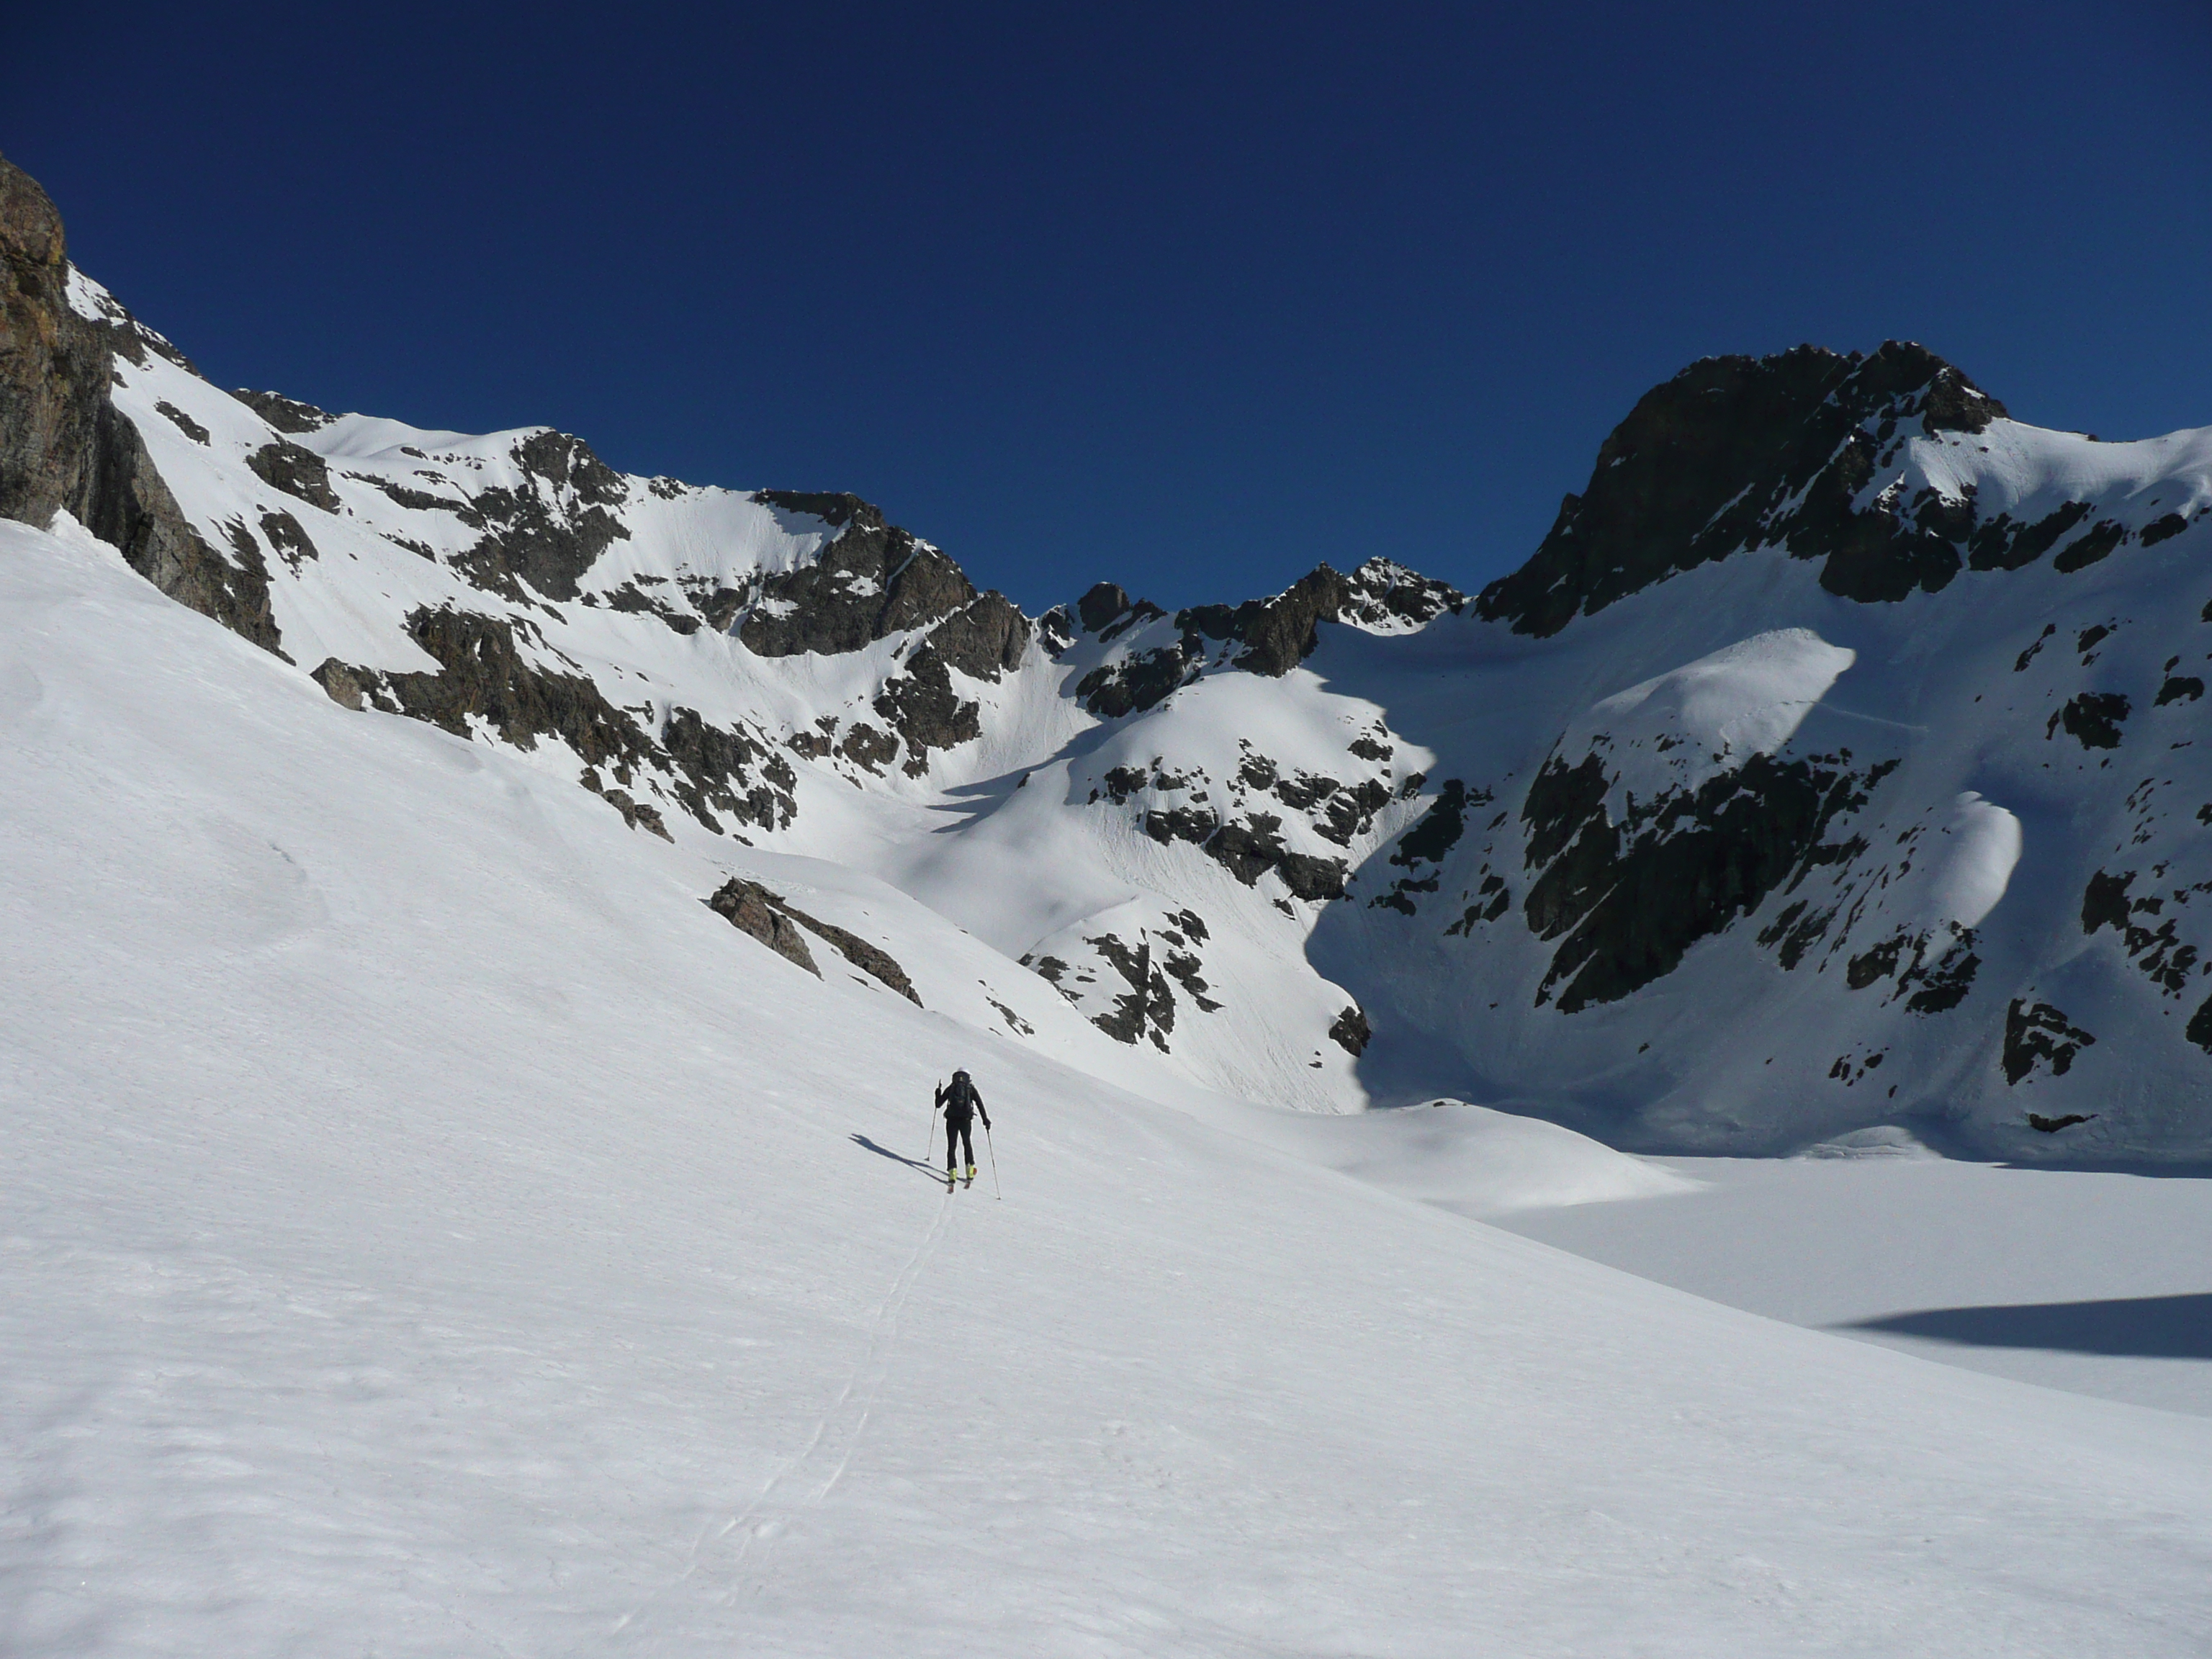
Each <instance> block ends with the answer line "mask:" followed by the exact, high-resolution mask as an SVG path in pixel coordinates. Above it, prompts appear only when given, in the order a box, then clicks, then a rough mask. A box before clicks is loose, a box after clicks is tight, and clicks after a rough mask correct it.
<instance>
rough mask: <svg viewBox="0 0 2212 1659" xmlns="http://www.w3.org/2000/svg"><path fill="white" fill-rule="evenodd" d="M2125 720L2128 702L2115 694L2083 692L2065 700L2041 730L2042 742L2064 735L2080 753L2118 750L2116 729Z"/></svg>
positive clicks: (2118, 733)
mask: <svg viewBox="0 0 2212 1659" xmlns="http://www.w3.org/2000/svg"><path fill="white" fill-rule="evenodd" d="M2127 717H2128V700H2127V698H2126V697H2125V696H2123V695H2122V694H2121V693H2119V692H2118V691H2083V692H2080V693H2077V694H2076V695H2075V696H2072V697H2069V699H2068V700H2067V702H2066V706H2065V707H2064V708H2061V709H2059V710H2058V712H2057V713H2056V714H2053V715H2051V719H2050V720H2049V721H2048V722H2047V723H2046V724H2045V726H2044V728H2043V735H2044V736H2045V738H2053V737H2056V736H2057V734H2058V728H2059V727H2060V726H2064V727H2065V728H2066V732H2067V734H2068V735H2069V737H2071V738H2074V739H2075V741H2077V742H2078V743H2080V744H2081V746H2082V747H2083V748H2084V749H2118V747H2119V746H2120V725H2121V722H2123V721H2124V720H2126V719H2127Z"/></svg>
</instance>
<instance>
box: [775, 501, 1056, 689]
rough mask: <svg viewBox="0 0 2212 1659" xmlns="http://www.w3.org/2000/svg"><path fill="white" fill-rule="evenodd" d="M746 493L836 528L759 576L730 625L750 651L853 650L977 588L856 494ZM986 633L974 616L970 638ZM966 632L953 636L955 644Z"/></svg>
mask: <svg viewBox="0 0 2212 1659" xmlns="http://www.w3.org/2000/svg"><path fill="white" fill-rule="evenodd" d="M753 500H755V501H758V502H760V503H762V504H763V506H766V507H775V508H776V509H777V510H778V511H780V512H784V513H800V514H805V515H806V516H808V517H811V518H817V519H820V520H823V522H824V523H826V524H828V525H829V526H830V527H831V528H832V529H835V530H836V531H837V532H838V534H837V536H836V538H835V539H834V540H832V541H831V542H830V543H829V544H828V545H827V546H825V547H824V548H823V550H822V552H821V555H820V556H819V557H818V558H817V559H816V560H815V561H814V562H812V563H810V564H805V565H801V566H800V567H799V568H797V569H795V570H790V571H785V572H782V573H781V574H775V575H770V576H767V577H765V578H763V580H762V581H761V583H760V586H759V590H758V593H757V597H756V599H755V600H754V603H753V607H752V609H751V610H750V611H749V612H748V613H747V614H746V616H745V618H744V622H743V623H740V624H739V625H738V639H739V640H741V641H744V646H745V648H746V649H747V650H749V651H750V652H752V653H755V654H756V655H757V656H763V657H789V656H795V655H797V654H798V653H800V652H802V651H813V652H818V653H823V654H824V655H829V654H834V653H841V652H846V651H857V650H859V649H860V647H863V646H866V645H868V644H871V643H872V642H873V641H877V640H880V639H883V638H884V637H885V636H887V635H892V634H897V633H903V632H905V631H906V630H907V629H915V628H925V627H927V626H928V625H929V624H930V623H936V622H941V621H943V620H944V619H945V618H946V617H950V616H951V615H952V613H953V612H954V611H959V610H962V609H963V608H964V607H966V606H967V605H969V604H970V603H971V602H972V601H974V600H975V599H976V597H977V595H976V592H975V586H974V585H973V584H972V583H970V582H969V580H968V578H967V577H966V575H964V574H963V573H962V571H961V569H960V567H959V566H958V565H957V564H955V563H953V562H952V561H951V559H949V558H947V557H946V556H945V555H944V554H943V553H941V552H939V550H937V549H936V548H934V547H932V546H931V545H930V544H928V543H927V542H924V541H921V540H919V539H918V538H915V537H914V536H911V535H909V534H908V533H907V532H905V531H903V530H901V529H899V528H898V527H897V526H895V525H889V524H886V523H884V515H883V513H881V512H880V511H879V510H878V508H876V507H872V506H871V505H869V503H867V502H866V501H862V500H861V499H860V497H859V496H857V495H812V494H807V493H805V492H802V491H797V490H786V489H763V490H762V491H760V492H759V493H758V494H757V495H754V497H753ZM1002 603H1003V601H1002ZM987 632H988V627H987V623H985V622H983V621H982V620H981V619H979V620H978V622H977V623H976V626H975V641H980V640H981V638H982V637H983V636H984V635H987ZM975 641H971V640H969V638H968V637H967V636H964V635H963V637H962V645H963V651H964V650H965V648H966V647H968V646H969V644H971V643H974V642H975ZM1027 642H1028V641H1027V639H1026V624H1024V641H1023V643H1024V645H1026V644H1027ZM979 678H982V677H981V676H979ZM989 678H997V677H996V676H995V675H992V676H990V677H989Z"/></svg>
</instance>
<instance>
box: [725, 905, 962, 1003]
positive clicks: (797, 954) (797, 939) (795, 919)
mask: <svg viewBox="0 0 2212 1659" xmlns="http://www.w3.org/2000/svg"><path fill="white" fill-rule="evenodd" d="M705 902H706V904H707V905H708V908H710V909H712V910H713V911H714V913H715V914H716V915H720V916H726V917H727V918H728V919H729V921H730V923H731V925H732V926H733V927H740V928H742V929H744V931H745V932H746V933H750V934H751V935H752V936H753V937H754V938H755V939H758V940H760V942H761V943H762V944H763V945H767V946H768V947H769V949H770V950H772V951H776V952H778V953H779V954H780V955H782V956H785V957H789V958H790V959H791V960H792V961H793V962H795V963H798V964H799V966H800V967H802V968H804V969H806V971H807V972H808V973H810V974H812V975H815V976H816V977H817V978H819V977H820V976H821V973H822V970H821V969H819V968H817V967H816V966H815V965H814V957H813V953H812V952H811V951H809V950H808V949H807V948H806V941H805V939H804V938H803V937H801V935H800V933H799V929H800V928H802V927H804V928H805V930H806V931H807V932H808V933H812V934H813V935H814V936H815V937H816V938H817V939H820V940H822V942H823V944H825V945H829V947H830V949H832V950H834V951H836V952H837V954H838V955H839V956H842V957H844V958H845V960H846V961H848V962H849V963H852V964H853V965H854V967H855V968H858V969H860V971H861V972H862V973H864V974H866V975H868V976H869V977H870V978H872V979H874V980H877V981H880V982H881V983H883V984H884V985H886V986H889V987H890V988H891V989H892V990H894V991H896V992H897V993H898V994H900V995H901V996H902V997H904V998H905V999H906V1000H908V1002H911V1003H912V1004H914V1006H915V1007H917V1008H919V1007H921V997H920V996H919V995H918V994H916V993H915V988H914V981H912V980H910V979H908V977H907V975H906V969H903V968H902V967H900V966H899V965H898V963H897V962H896V961H895V960H894V959H893V958H892V957H891V956H890V953H889V952H888V951H883V950H880V949H878V947H877V946H875V945H871V944H869V943H868V941H867V940H866V939H862V938H861V937H860V935H859V934H858V933H850V932H848V931H847V930H846V929H845V928H842V927H836V926H834V925H832V924H831V923H829V922H826V921H817V920H816V919H815V918H814V917H812V916H810V915H807V914H806V912H805V911H804V910H801V909H799V908H797V907H796V906H795V905H793V904H792V903H791V902H789V901H788V900H787V899H785V898H783V897H782V896H780V895H778V894H776V893H773V892H770V891H769V890H768V889H767V888H765V887H763V886H762V885H761V884H760V883H758V882H757V881H747V880H745V879H744V878H742V877H738V876H732V877H731V878H729V879H728V880H727V881H726V882H724V883H723V884H721V886H720V888H718V889H717V890H715V892H714V896H713V897H711V898H709V899H708V900H706V901H705Z"/></svg>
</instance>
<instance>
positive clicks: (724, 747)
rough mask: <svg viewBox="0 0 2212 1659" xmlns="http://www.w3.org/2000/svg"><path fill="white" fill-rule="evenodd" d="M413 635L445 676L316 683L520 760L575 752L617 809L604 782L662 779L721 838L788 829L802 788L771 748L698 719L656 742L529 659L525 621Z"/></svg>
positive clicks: (351, 674)
mask: <svg viewBox="0 0 2212 1659" xmlns="http://www.w3.org/2000/svg"><path fill="white" fill-rule="evenodd" d="M406 625H407V633H408V636H409V637H410V639H412V640H413V641H415V642H416V644H417V645H419V646H421V647H422V648H423V649H424V650H425V651H427V652H428V653H430V655H431V656H433V657H435V658H436V659H438V661H439V662H440V663H441V664H442V665H443V667H442V669H441V671H439V672H437V673H435V674H430V673H419V672H407V673H396V672H388V671H380V670H371V669H364V668H357V667H354V666H351V665H348V664H344V663H341V662H338V661H337V660H336V659H332V660H331V661H327V662H325V663H323V664H321V665H319V667H317V668H316V669H315V671H314V677H315V678H316V680H317V681H318V682H319V684H321V685H322V687H323V689H324V690H325V691H326V692H328V693H329V694H330V696H331V697H332V698H333V699H334V700H335V701H337V702H341V703H343V704H345V705H346V706H347V707H348V708H365V707H374V708H381V709H384V710H385V711H386V712H387V713H390V714H406V715H408V716H410V718H412V719H415V720H427V721H428V722H429V723H430V724H431V725H434V726H441V727H443V728H444V729H445V730H446V731H448V732H453V734H454V735H455V736H457V737H464V738H465V737H468V736H471V734H472V732H473V724H472V723H473V722H476V721H483V722H485V723H487V724H489V725H490V726H492V727H493V728H494V729H495V730H496V731H497V732H498V733H499V736H500V738H501V741H502V742H505V743H510V744H514V745H515V746H516V747H517V748H519V749H534V748H536V747H537V745H538V738H541V737H548V736H550V737H556V738H560V739H561V740H562V742H564V743H566V744H568V746H569V747H570V748H571V749H573V750H575V752H576V754H577V756H578V757H580V759H581V760H582V761H583V763H584V764H585V766H586V769H588V770H587V781H588V783H589V784H590V786H591V787H593V788H595V789H596V790H597V791H598V793H601V794H603V795H605V797H606V799H608V800H610V801H614V800H615V794H614V791H613V789H612V788H611V787H602V786H600V784H599V780H598V778H597V776H596V774H597V771H598V769H600V768H605V769H609V770H610V771H611V773H612V774H613V776H614V781H615V783H616V784H617V785H621V786H625V787H627V786H629V785H631V784H633V783H634V781H635V778H636V775H637V774H638V773H639V772H640V771H651V772H654V773H657V774H659V775H661V776H663V777H664V778H665V780H666V787H667V791H668V793H670V794H671V795H672V796H673V797H674V798H675V799H677V800H678V801H680V802H681V803H682V804H683V805H684V808H685V810H686V811H689V812H690V813H691V815H692V816H693V817H696V818H697V819H698V820H699V822H700V823H702V825H704V826H705V827H706V828H707V829H711V830H714V832H715V833H717V834H720V833H721V831H722V825H721V824H720V823H718V822H717V821H716V819H715V818H714V812H716V811H720V812H721V813H723V814H725V815H726V816H727V817H732V818H735V819H736V820H737V821H738V823H748V824H754V825H757V826H758V827H760V828H762V829H781V828H786V827H787V826H788V825H789V824H790V823H791V821H792V817H793V813H794V812H795V811H796V810H797V809H796V806H795V805H794V803H793V790H794V789H795V788H796V787H797V782H798V780H797V777H796V776H795V775H794V774H793V772H792V770H791V764H790V763H789V762H788V761H787V760H785V759H784V758H783V757H782V756H781V755H780V754H778V753H776V752H775V750H774V748H773V747H772V746H771V745H770V744H769V743H768V742H767V740H766V739H765V738H758V737H750V736H747V735H746V734H744V733H743V732H731V731H724V730H722V729H721V728H720V727H718V726H710V725H708V723H707V721H706V720H704V719H703V718H702V716H701V715H700V714H699V713H698V711H697V710H696V709H691V708H676V709H673V710H671V713H670V714H669V718H668V720H667V722H666V724H665V726H664V727H663V728H662V731H661V733H660V736H659V741H654V740H653V738H648V737H647V735H646V734H645V733H644V732H641V730H640V729H639V727H638V725H637V723H636V721H635V720H634V719H633V718H632V717H631V716H630V715H629V714H627V713H626V712H624V711H623V710H622V709H619V708H616V707H614V705H613V704H611V703H610V702H608V701H607V700H606V698H605V696H602V695H601V693H600V691H599V687H598V686H596V685H595V684H592V681H591V680H590V679H589V678H586V677H585V676H584V675H582V674H565V673H560V672H556V671H553V670H550V669H548V668H544V667H542V666H539V665H537V664H535V663H532V662H531V661H530V660H529V659H527V658H526V657H525V656H524V655H523V654H522V652H521V649H520V646H519V644H518V642H517V639H516V632H517V630H518V629H520V630H523V631H524V632H525V633H526V634H529V635H532V637H535V629H533V627H532V624H531V623H528V622H527V621H522V620H519V619H510V618H506V617H486V616H480V615H477V613H475V612H473V611H453V610H444V609H441V610H435V611H433V610H428V609H424V610H418V611H414V612H412V613H411V614H410V616H409V617H408V618H407V624H406ZM625 799H627V797H625ZM615 804H616V805H617V806H619V805H621V803H620V802H616V803H615ZM632 806H633V810H632V811H625V812H624V814H623V816H624V817H628V818H630V819H631V821H632V822H637V821H638V819H637V818H636V817H635V816H634V814H635V813H644V812H647V811H650V812H651V813H652V823H653V824H656V825H657V824H659V812H658V811H657V809H652V808H647V807H644V806H640V805H636V804H635V803H633V804H632ZM662 833H664V834H665V827H664V828H663V830H662Z"/></svg>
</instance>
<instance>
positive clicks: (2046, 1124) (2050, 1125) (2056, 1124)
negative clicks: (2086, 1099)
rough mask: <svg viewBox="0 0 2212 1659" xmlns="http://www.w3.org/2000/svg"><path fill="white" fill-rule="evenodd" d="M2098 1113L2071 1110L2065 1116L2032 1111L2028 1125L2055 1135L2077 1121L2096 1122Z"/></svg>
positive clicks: (2043, 1132)
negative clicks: (2053, 1115)
mask: <svg viewBox="0 0 2212 1659" xmlns="http://www.w3.org/2000/svg"><path fill="white" fill-rule="evenodd" d="M2095 1121H2097V1114H2096V1113H2094V1112H2087V1113H2083V1112H2069V1113H2067V1114H2066V1115H2065V1116H2063V1117H2045V1116H2044V1115H2042V1114H2041V1113H2040V1112H2030V1113H2029V1114H2028V1115H2027V1127H2029V1128H2031V1129H2033V1130H2034V1131H2035V1132H2036V1133H2038V1134H2045V1135H2055V1134H2057V1133H2058V1132H2059V1131H2060V1130H2061V1129H2070V1128H2072V1127H2074V1126H2075V1124H2077V1123H2094V1122H2095Z"/></svg>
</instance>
